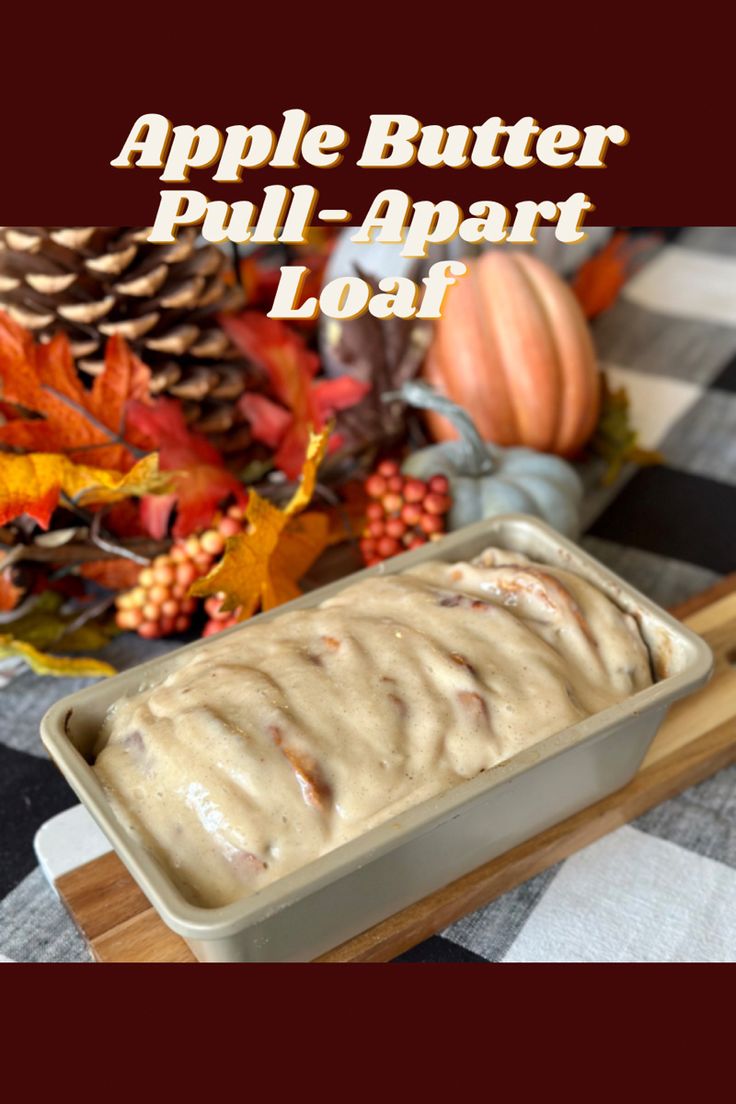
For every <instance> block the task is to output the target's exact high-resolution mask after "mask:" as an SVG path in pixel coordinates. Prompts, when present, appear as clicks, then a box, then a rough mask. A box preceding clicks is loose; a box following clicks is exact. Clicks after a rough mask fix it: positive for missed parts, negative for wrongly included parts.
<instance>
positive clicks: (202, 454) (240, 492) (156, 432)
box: [127, 399, 248, 539]
mask: <svg viewBox="0 0 736 1104" xmlns="http://www.w3.org/2000/svg"><path fill="white" fill-rule="evenodd" d="M127 419H128V424H129V425H131V426H132V427H134V428H135V431H136V432H137V433H138V434H140V436H141V438H142V439H144V440H146V441H147V444H148V447H149V448H152V449H156V451H157V452H158V455H159V467H160V470H161V471H170V472H176V473H177V474H176V475H175V476H174V483H175V491H174V493H173V494H170V495H150V496H148V497H146V498H144V499H143V500H142V502H141V519H142V521H143V523H144V526H145V528H146V529H147V531H148V532H149V533H150V534H151V536H152V537H155V538H157V539H160V538H161V537H163V536H164V535H165V533H166V531H167V528H168V525H169V520H170V517H171V512H172V510H173V509H174V506H176V509H177V514H176V522H175V524H174V529H173V533H174V536H175V537H184V536H187V535H188V534H189V533H192V532H194V531H195V530H198V529H203V528H205V527H206V526H207V525H208V524H209V523H210V521H211V520H212V517H213V515H214V513H215V511H216V510H217V507H218V506H219V505H220V503H221V502H222V500H223V499H224V498H227V497H228V495H232V496H233V497H234V498H235V499H236V500H237V501H238V502H240V503H242V504H245V502H246V501H247V497H248V496H247V493H246V491H245V488H244V487H243V484H242V483H241V482H240V480H239V479H237V478H236V477H235V476H234V475H233V474H232V472H230V471H228V470H227V468H226V467H225V465H224V463H223V460H222V457H221V456H220V453H219V452H218V451H217V449H216V448H215V447H214V446H213V445H211V444H210V443H209V441H207V440H206V438H204V437H202V436H200V435H199V434H197V433H193V432H192V431H191V430H190V429H189V428H188V427H187V424H186V422H185V421H184V415H183V413H182V409H181V405H180V404H179V403H178V402H177V401H176V400H175V399H159V400H158V401H157V402H155V403H143V402H139V401H135V400H134V401H133V402H131V403H129V404H128V408H127Z"/></svg>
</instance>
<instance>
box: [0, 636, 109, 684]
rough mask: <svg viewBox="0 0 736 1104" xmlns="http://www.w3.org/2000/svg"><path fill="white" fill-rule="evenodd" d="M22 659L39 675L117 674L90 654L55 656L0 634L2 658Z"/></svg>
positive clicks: (85, 675)
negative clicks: (82, 655)
mask: <svg viewBox="0 0 736 1104" xmlns="http://www.w3.org/2000/svg"><path fill="white" fill-rule="evenodd" d="M11 658H15V659H22V660H24V661H25V662H26V663H27V664H28V666H29V667H30V668H31V669H32V670H33V671H35V672H36V674H37V675H55V676H56V677H57V678H58V677H64V676H66V677H73V678H103V677H106V676H107V675H114V674H116V671H115V668H114V667H112V666H111V665H110V664H109V663H104V662H103V660H101V659H92V658H91V657H89V656H84V657H77V656H74V657H72V656H55V655H49V654H48V653H46V652H40V651H39V650H38V649H37V648H34V646H33V644H28V643H27V642H26V641H25V640H16V639H15V637H13V636H9V635H8V634H7V633H3V634H0V659H11Z"/></svg>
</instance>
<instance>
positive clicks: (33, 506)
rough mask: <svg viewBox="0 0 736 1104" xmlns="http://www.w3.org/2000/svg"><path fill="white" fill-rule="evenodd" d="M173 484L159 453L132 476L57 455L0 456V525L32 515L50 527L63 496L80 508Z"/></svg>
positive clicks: (144, 461) (135, 468)
mask: <svg viewBox="0 0 736 1104" xmlns="http://www.w3.org/2000/svg"><path fill="white" fill-rule="evenodd" d="M168 480H169V474H168V473H167V474H166V476H164V475H162V474H161V473H160V472H159V470H158V455H157V454H156V453H151V454H150V455H149V456H144V457H143V459H142V460H139V461H138V463H137V464H135V465H134V466H133V467H132V468H131V469H130V471H129V472H118V471H108V469H107V468H92V467H88V466H87V465H86V464H75V463H73V462H72V461H71V460H70V459H69V458H68V457H67V456H62V455H61V454H59V453H53V452H29V453H26V454H25V455H16V454H12V453H0V524H4V523H5V522H6V521H11V520H12V519H13V518H15V517H18V516H19V515H20V514H28V515H29V516H30V517H32V518H35V520H36V521H37V522H38V523H39V525H40V526H41V527H42V528H43V529H48V526H49V521H50V519H51V515H52V513H53V512H54V510H55V509H56V505H57V503H58V501H59V495H60V494H62V493H63V494H65V495H66V497H67V498H69V499H71V500H72V501H73V502H75V503H76V504H77V505H80V506H92V505H100V504H102V503H106V502H117V501H118V500H119V499H121V498H129V497H131V496H134V495H135V496H140V495H144V494H155V493H160V492H161V491H163V490H165V489H166V488H167V487H168V485H169V484H168Z"/></svg>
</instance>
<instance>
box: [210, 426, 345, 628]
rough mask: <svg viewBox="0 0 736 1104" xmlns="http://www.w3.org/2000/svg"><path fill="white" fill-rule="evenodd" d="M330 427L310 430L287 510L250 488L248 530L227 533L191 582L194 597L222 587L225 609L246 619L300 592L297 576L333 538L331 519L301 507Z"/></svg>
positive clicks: (312, 483)
mask: <svg viewBox="0 0 736 1104" xmlns="http://www.w3.org/2000/svg"><path fill="white" fill-rule="evenodd" d="M329 433H330V430H329V427H328V428H327V429H324V430H323V431H322V432H321V433H312V434H310V437H309V441H308V444H307V455H306V459H305V462H304V468H303V471H302V476H301V479H300V481H299V486H298V487H297V489H296V491H295V492H294V494H293V496H292V498H291V500H290V501H289V502H288V503H287V505H286V506H285V507H284V509H283V510H281V509H279V508H278V507H277V506H274V505H273V503H271V502H268V501H267V500H266V499H265V498H261V496H260V495H259V494H257V493H256V492H255V491H252V492H251V494H250V496H249V498H248V505H247V507H246V512H245V520H246V522H247V524H248V531H247V532H245V533H241V534H239V535H238V536H235V537H230V538H229V540H228V541H227V545H226V547H225V554H224V555H223V557H222V559H221V560H220V562H219V563H218V564H217V565H216V566H215V567H214V568H213V570H212V571H210V573H209V574H208V575H205V576H204V577H203V578H202V579H198V580H197V581H196V582H195V583H194V584H193V585H192V587H191V590H190V594H191V595H192V596H193V597H199V598H203V597H206V596H208V595H210V594H219V593H221V592H222V593H224V595H225V600H224V602H223V604H222V609H223V611H228V610H236V609H239V610H240V620H244V619H245V618H247V617H250V616H251V614H253V613H254V612H255V610H256V609H257V608H258V607H259V606H260V607H261V609H264V610H268V609H272V608H273V607H274V606H278V605H280V604H281V603H282V602H286V601H289V600H290V599H291V598H295V597H297V596H298V595H299V594H300V590H299V588H298V586H297V583H298V580H299V579H300V578H301V577H302V575H304V573H305V572H306V571H307V570H308V569H309V567H310V566H311V565H312V563H314V561H315V560H316V559H317V557H318V556H319V554H320V552H321V551H322V550H323V548H324V547H325V546H326V545H327V544H328V543H329V541H330V519H329V518H328V517H327V516H326V515H325V514H323V513H317V512H315V511H313V512H310V513H304V512H303V511H304V509H305V507H306V506H307V505H308V504H309V502H310V501H311V499H312V496H313V494H314V488H315V485H316V480H317V469H318V467H319V465H320V463H321V462H322V460H323V458H324V455H325V453H326V451H327V442H328V438H329Z"/></svg>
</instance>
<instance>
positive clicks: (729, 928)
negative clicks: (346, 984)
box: [0, 227, 736, 962]
mask: <svg viewBox="0 0 736 1104" xmlns="http://www.w3.org/2000/svg"><path fill="white" fill-rule="evenodd" d="M594 330H595V338H596V343H597V346H598V350H599V354H600V358H601V361H602V362H603V363H604V365H605V367H606V369H607V370H608V371H609V373H610V375H611V377H612V379H613V381H614V382H616V383H618V382H621V383H623V384H625V386H626V387H627V389H628V391H629V393H630V396H631V399H632V404H633V411H634V417H635V421H636V424H637V425H638V426H639V427H640V429H641V435H642V443H643V444H645V445H647V446H649V447H657V448H659V449H660V450H661V451H662V452H663V454H664V456H665V463H664V465H662V466H659V467H652V468H646V469H642V470H632V471H626V472H625V473H624V474H623V476H622V478H621V479H620V480H619V482H618V483H617V485H616V486H615V487H613V488H609V489H606V490H603V489H602V488H601V487H600V486H599V485H598V484H597V482H596V480H595V478H594V473H592V472H587V473H586V476H587V478H588V482H589V484H590V486H589V493H588V495H587V498H586V506H585V530H586V532H585V536H584V537H583V539H582V544H583V545H584V546H585V548H587V549H588V551H590V552H591V553H593V555H595V556H597V557H598V558H599V559H601V560H602V561H603V562H604V563H606V564H608V565H609V566H610V567H612V568H613V569H614V570H615V571H617V572H619V573H620V574H621V575H623V576H624V577H625V578H627V579H629V580H630V581H631V582H632V583H634V585H636V586H637V587H639V588H640V589H641V590H643V591H644V592H646V593H647V594H649V595H650V596H651V597H652V598H653V599H655V601H657V602H660V603H661V604H663V605H672V604H674V603H676V602H679V601H681V600H683V599H685V598H687V597H688V596H690V595H692V594H694V593H696V592H698V591H700V590H703V589H704V588H705V587H707V586H709V585H710V584H711V583H713V582H715V581H716V580H717V579H718V578H719V577H720V576H721V575H723V574H725V573H727V572H729V571H733V570H734V569H736V228H725V229H718V228H710V227H709V228H702V229H691V230H687V231H684V232H683V233H682V234H680V235H679V236H678V237H677V238H676V239H675V241H674V242H671V243H670V244H668V245H666V246H664V247H663V248H662V249H661V250H660V251H658V252H657V253H656V254H655V255H654V257H653V259H651V260H650V261H649V262H648V263H647V265H646V266H645V267H644V268H642V269H640V270H639V272H638V273H637V274H636V275H635V276H634V278H633V279H632V280H631V281H630V282H629V283H628V285H627V286H626V288H625V289H624V292H623V294H622V296H621V297H620V299H619V300H618V302H617V303H616V305H615V306H614V307H613V308H611V309H610V310H609V311H607V312H606V313H605V314H604V315H603V316H602V317H600V318H599V319H598V320H597V321H596V323H595V325H594ZM167 647H168V646H167V645H165V644H160V643H158V644H155V645H151V644H144V643H143V642H142V641H139V640H138V639H137V638H136V639H133V638H131V637H130V636H125V637H121V638H120V639H118V640H116V641H115V642H114V643H113V644H112V645H111V646H110V648H109V649H108V650H109V653H110V656H109V658H110V660H111V662H113V663H115V664H116V665H117V666H124V665H126V664H130V663H133V662H138V661H139V660H141V659H142V658H144V656H145V657H146V658H148V657H150V656H151V655H153V654H156V653H157V651H158V652H160V651H163V650H165V649H166V648H167ZM81 685H83V683H82V682H81V681H80V680H58V681H57V680H52V679H48V680H41V679H38V678H36V677H35V676H33V675H32V674H30V673H24V674H22V675H20V676H18V677H16V678H13V679H12V681H10V682H9V683H8V685H7V686H6V687H5V689H4V690H3V691H2V696H1V698H0V706H1V709H0V956H5V957H6V958H7V959H10V960H15V961H27V960H32V961H39V960H44V961H84V960H87V959H88V957H89V956H88V954H87V951H86V949H85V946H84V944H83V942H82V940H81V939H80V937H79V936H78V935H77V933H76V931H75V929H74V927H73V925H72V923H71V921H70V920H69V919H68V917H67V916H66V914H65V912H64V909H63V907H62V906H61V904H60V903H59V902H58V901H57V899H56V898H55V896H54V894H53V892H52V890H51V889H50V888H49V886H48V885H47V884H46V882H45V880H44V878H43V875H42V873H41V871H40V870H39V869H38V868H37V867H36V864H35V859H34V853H33V849H32V841H33V836H34V833H35V832H36V830H37V829H38V827H39V826H40V825H41V824H42V823H43V822H44V821H45V820H46V819H48V818H49V817H50V816H52V815H53V814H55V813H57V812H59V811H61V810H62V809H65V808H67V807H68V806H70V805H72V804H74V802H75V798H74V795H73V794H72V792H71V790H69V789H68V787H67V785H66V783H65V782H64V781H63V779H62V778H61V777H60V775H59V774H58V772H57V771H56V769H55V768H54V767H53V766H52V764H51V763H50V762H49V761H48V759H47V758H46V756H45V753H44V751H43V748H42V746H41V743H40V740H39V736H38V726H39V721H40V718H41V716H42V714H43V713H44V711H45V710H46V709H47V708H48V707H49V705H50V704H51V703H52V702H53V701H54V700H55V699H56V698H58V697H59V696H61V695H64V694H68V693H70V692H71V691H72V690H74V689H76V688H77V687H78V686H81ZM734 915H736V767H731V768H729V769H727V770H724V771H721V772H720V773H719V774H717V775H715V776H714V777H713V778H710V779H708V780H707V781H705V782H703V783H702V784H701V785H699V786H696V787H695V788H693V789H691V790H688V791H686V792H685V793H683V794H681V795H680V796H679V797H676V798H673V799H672V800H670V801H668V802H665V803H664V804H663V805H660V806H658V807H657V808H655V809H653V810H651V811H650V812H648V813H647V814H645V815H644V816H642V817H640V818H639V819H638V820H636V821H634V822H633V823H632V824H630V825H626V826H625V827H623V828H620V829H618V830H617V831H615V832H613V833H611V834H610V835H608V836H606V837H604V838H603V839H601V840H599V841H598V842H596V843H594V844H592V845H591V846H590V847H588V848H586V849H585V850H583V851H581V852H579V853H578V854H576V855H574V856H572V857H571V858H570V859H568V860H566V861H565V862H563V863H561V864H559V865H558V866H556V867H553V868H551V869H549V870H547V871H545V872H544V873H542V874H540V875H538V876H537V877H535V878H533V879H531V881H529V882H527V883H525V884H524V885H521V886H519V887H518V888H517V889H515V890H512V891H511V892H510V893H507V894H505V895H504V896H503V897H501V898H499V899H498V900H496V901H494V902H493V903H492V904H490V905H488V906H487V907H486V908H483V909H480V910H479V911H478V912H475V913H473V914H472V915H470V916H466V917H465V918H463V919H462V920H460V921H458V922H457V923H455V924H453V925H452V926H451V927H449V928H447V929H446V930H445V931H443V932H442V933H441V934H440V935H437V936H435V937H434V938H432V939H430V940H428V941H426V942H425V943H423V944H421V945H420V946H418V947H416V948H414V950H412V951H411V952H409V953H408V954H406V955H404V956H403V960H405V961H414V962H436V961H439V962H446V961H504V962H545V961H588V962H592V961H736V925H734V923H733V917H734Z"/></svg>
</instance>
